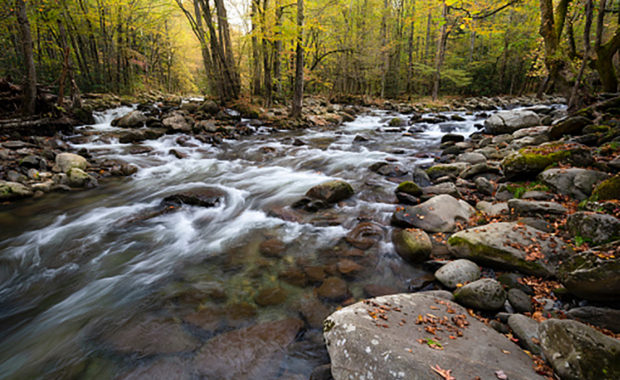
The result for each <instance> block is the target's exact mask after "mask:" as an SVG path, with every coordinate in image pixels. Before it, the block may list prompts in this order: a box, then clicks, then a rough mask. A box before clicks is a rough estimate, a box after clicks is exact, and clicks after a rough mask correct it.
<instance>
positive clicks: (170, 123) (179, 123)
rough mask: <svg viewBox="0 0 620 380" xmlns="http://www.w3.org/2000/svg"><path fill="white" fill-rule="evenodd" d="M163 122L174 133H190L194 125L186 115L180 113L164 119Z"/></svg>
mask: <svg viewBox="0 0 620 380" xmlns="http://www.w3.org/2000/svg"><path fill="white" fill-rule="evenodd" d="M162 124H163V125H164V127H166V128H167V129H168V130H169V131H170V132H173V133H181V132H182V133H189V132H191V131H192V126H191V125H190V123H188V122H187V120H185V116H183V115H182V114H180V113H175V114H173V115H171V116H169V117H167V118H165V119H163V120H162Z"/></svg>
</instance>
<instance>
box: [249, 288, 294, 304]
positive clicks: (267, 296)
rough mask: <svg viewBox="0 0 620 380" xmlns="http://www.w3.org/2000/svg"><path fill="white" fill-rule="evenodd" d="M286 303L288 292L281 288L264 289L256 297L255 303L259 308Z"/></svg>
mask: <svg viewBox="0 0 620 380" xmlns="http://www.w3.org/2000/svg"><path fill="white" fill-rule="evenodd" d="M284 301H286V291H284V289H282V288H280V287H273V288H265V289H262V290H261V291H259V292H258V294H256V297H254V302H256V304H257V305H258V306H272V305H279V304H281V303H283V302H284Z"/></svg>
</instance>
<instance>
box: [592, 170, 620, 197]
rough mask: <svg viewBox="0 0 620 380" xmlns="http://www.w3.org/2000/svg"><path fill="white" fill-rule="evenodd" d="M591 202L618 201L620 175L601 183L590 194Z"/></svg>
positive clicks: (619, 195)
mask: <svg viewBox="0 0 620 380" xmlns="http://www.w3.org/2000/svg"><path fill="white" fill-rule="evenodd" d="M590 199H591V200H608V199H620V174H616V175H615V176H613V177H611V178H609V179H606V180H605V181H603V182H601V183H600V184H599V185H598V186H596V188H595V189H594V191H593V192H592V196H591V197H590Z"/></svg>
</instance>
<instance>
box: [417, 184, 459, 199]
mask: <svg viewBox="0 0 620 380" xmlns="http://www.w3.org/2000/svg"><path fill="white" fill-rule="evenodd" d="M441 194H447V195H451V196H453V197H455V198H460V197H461V193H459V189H458V188H457V187H456V185H455V184H453V183H452V182H442V183H439V184H437V185H432V186H426V187H423V188H422V195H424V196H427V198H430V197H429V196H432V195H441Z"/></svg>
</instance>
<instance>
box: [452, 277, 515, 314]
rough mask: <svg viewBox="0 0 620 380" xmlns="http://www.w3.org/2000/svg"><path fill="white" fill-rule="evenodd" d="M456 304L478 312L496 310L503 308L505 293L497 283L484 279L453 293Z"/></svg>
mask: <svg viewBox="0 0 620 380" xmlns="http://www.w3.org/2000/svg"><path fill="white" fill-rule="evenodd" d="M454 299H455V300H456V302H458V303H460V304H462V305H465V306H467V307H472V308H474V309H479V310H498V309H501V308H502V307H503V306H504V302H505V301H506V292H505V291H504V288H503V287H502V284H500V283H499V282H497V281H495V280H492V279H489V278H485V279H482V280H477V281H474V282H471V283H469V284H467V285H464V286H462V287H460V288H458V289H457V290H456V291H455V292H454Z"/></svg>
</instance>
